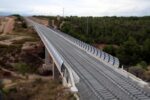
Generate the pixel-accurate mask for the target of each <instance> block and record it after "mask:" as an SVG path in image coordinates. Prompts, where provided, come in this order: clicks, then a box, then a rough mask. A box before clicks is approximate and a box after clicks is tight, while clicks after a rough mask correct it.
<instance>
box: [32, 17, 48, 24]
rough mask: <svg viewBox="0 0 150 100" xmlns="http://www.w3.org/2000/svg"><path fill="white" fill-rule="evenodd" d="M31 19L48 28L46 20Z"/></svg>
mask: <svg viewBox="0 0 150 100" xmlns="http://www.w3.org/2000/svg"><path fill="white" fill-rule="evenodd" d="M32 19H33V20H34V21H36V22H38V23H40V24H43V25H45V26H48V20H47V19H44V18H43V19H39V18H35V17H32Z"/></svg>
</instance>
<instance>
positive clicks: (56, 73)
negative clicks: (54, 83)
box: [43, 48, 60, 80]
mask: <svg viewBox="0 0 150 100" xmlns="http://www.w3.org/2000/svg"><path fill="white" fill-rule="evenodd" d="M44 66H45V67H46V68H48V69H49V68H50V69H51V71H52V75H53V79H54V80H59V76H60V73H59V71H58V69H57V67H56V64H55V63H54V60H53V59H52V57H51V56H50V54H49V53H48V51H47V49H46V48H45V64H43V67H44Z"/></svg>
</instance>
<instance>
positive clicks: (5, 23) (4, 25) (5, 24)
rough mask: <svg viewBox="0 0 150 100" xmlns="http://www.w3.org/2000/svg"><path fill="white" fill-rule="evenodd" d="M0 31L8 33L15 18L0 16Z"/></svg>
mask: <svg viewBox="0 0 150 100" xmlns="http://www.w3.org/2000/svg"><path fill="white" fill-rule="evenodd" d="M0 23H1V24H0V32H1V34H10V33H12V31H13V28H14V23H15V18H14V17H1V18H0Z"/></svg>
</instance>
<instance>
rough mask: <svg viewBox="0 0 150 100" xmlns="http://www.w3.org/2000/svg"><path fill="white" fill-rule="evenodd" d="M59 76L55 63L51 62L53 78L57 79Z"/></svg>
mask: <svg viewBox="0 0 150 100" xmlns="http://www.w3.org/2000/svg"><path fill="white" fill-rule="evenodd" d="M59 76H60V73H59V70H58V68H57V67H56V65H55V63H54V62H53V79H54V80H59Z"/></svg>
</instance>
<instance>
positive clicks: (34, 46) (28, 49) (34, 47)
mask: <svg viewBox="0 0 150 100" xmlns="http://www.w3.org/2000/svg"><path fill="white" fill-rule="evenodd" d="M43 47H44V45H43V44H42V43H41V42H26V43H24V44H23V46H22V53H24V52H25V53H29V54H38V53H41V51H42V50H43Z"/></svg>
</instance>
